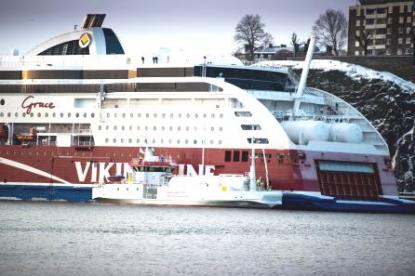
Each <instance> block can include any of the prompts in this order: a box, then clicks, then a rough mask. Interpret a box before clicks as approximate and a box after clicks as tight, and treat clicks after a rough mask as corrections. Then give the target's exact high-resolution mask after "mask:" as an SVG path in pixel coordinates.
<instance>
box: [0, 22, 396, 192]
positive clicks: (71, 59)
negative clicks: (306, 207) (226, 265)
mask: <svg viewBox="0 0 415 276" xmlns="http://www.w3.org/2000/svg"><path fill="white" fill-rule="evenodd" d="M102 21H103V16H102V15H88V16H87V18H86V19H85V21H84V22H85V23H84V24H83V25H82V29H81V30H79V31H74V32H71V33H67V34H64V35H61V36H57V37H55V38H53V39H51V40H49V41H47V42H45V43H42V44H41V45H39V46H38V47H36V48H34V49H33V50H31V51H30V52H29V53H28V55H26V56H24V57H19V58H2V59H1V60H0V62H1V70H0V79H1V80H0V143H1V146H0V171H1V172H2V174H1V181H2V182H3V183H8V184H10V183H16V184H22V185H23V184H25V183H32V184H33V183H38V184H39V185H46V184H56V185H69V186H71V185H72V186H73V185H75V186H80V185H85V186H91V185H92V186H93V185H99V184H103V183H108V182H110V177H111V176H112V175H124V176H127V175H128V173H130V172H132V168H131V166H130V165H129V162H130V160H131V159H132V158H137V157H139V156H140V155H141V154H142V153H141V152H140V148H144V147H152V148H155V149H157V153H158V155H161V156H165V157H169V158H173V159H174V160H176V162H177V164H178V169H177V172H176V173H177V174H178V175H219V174H232V173H234V174H244V173H246V172H248V171H249V168H250V157H251V156H250V155H251V150H252V149H254V152H255V153H256V155H257V156H256V157H257V158H256V161H255V162H256V166H255V168H256V172H255V175H256V177H257V178H258V183H260V184H259V185H262V186H264V187H269V188H271V189H273V190H281V191H292V192H299V193H303V194H313V195H321V196H331V197H341V198H349V199H356V198H358V199H378V198H380V197H384V196H395V195H397V188H396V182H395V178H394V176H393V172H392V169H391V164H390V159H389V150H388V147H387V144H386V143H385V141H384V140H383V138H382V137H381V135H380V134H379V133H378V132H377V131H376V129H375V128H374V127H373V126H372V125H371V123H370V122H369V121H368V120H367V119H366V118H365V117H364V116H363V115H362V114H360V113H359V112H358V111H357V110H356V109H355V108H353V107H352V106H351V105H350V104H348V103H346V102H344V101H343V100H341V99H340V98H337V97H335V96H334V95H332V94H330V93H328V92H325V91H321V90H318V89H314V88H309V87H305V83H304V81H299V80H298V79H297V77H296V75H295V74H294V73H292V72H291V71H290V70H289V69H287V68H279V69H269V68H255V67H243V66H222V65H214V64H209V63H205V64H201V65H196V66H173V65H171V64H167V65H163V64H157V65H143V64H142V61H141V60H137V59H135V58H132V57H128V56H126V55H125V54H124V51H123V49H122V46H121V44H120V43H119V41H118V39H117V37H116V35H115V33H114V32H113V31H112V30H111V29H107V28H102V27H101V24H102ZM75 42H76V43H77V44H76V43H75ZM305 75H306V74H305ZM299 87H300V89H299ZM301 87H303V88H301ZM300 90H301V91H300ZM299 91H300V92H301V93H300V92H299ZM41 183H43V184H41Z"/></svg>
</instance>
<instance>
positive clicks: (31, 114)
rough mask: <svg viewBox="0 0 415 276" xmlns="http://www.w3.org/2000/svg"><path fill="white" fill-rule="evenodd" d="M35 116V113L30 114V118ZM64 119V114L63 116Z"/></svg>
mask: <svg viewBox="0 0 415 276" xmlns="http://www.w3.org/2000/svg"><path fill="white" fill-rule="evenodd" d="M34 115H35V114H34V113H30V117H33V116H34ZM61 115H62V117H63V113H62V114H61Z"/></svg>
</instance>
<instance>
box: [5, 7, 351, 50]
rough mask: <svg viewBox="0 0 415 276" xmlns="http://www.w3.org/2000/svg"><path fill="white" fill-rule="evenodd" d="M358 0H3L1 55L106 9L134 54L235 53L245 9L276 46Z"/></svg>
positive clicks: (108, 21) (302, 35) (110, 22)
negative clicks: (237, 29) (329, 12)
mask: <svg viewBox="0 0 415 276" xmlns="http://www.w3.org/2000/svg"><path fill="white" fill-rule="evenodd" d="M355 3H356V0H291V1H287V0H255V1H254V0H204V1H197V0H193V1H191V0H151V1H144V0H111V1H110V0H0V26H1V27H0V37H1V40H0V54H3V55H4V54H10V53H11V51H12V50H13V49H18V50H19V53H20V54H24V53H25V52H27V51H29V50H30V49H31V48H33V47H35V46H36V45H37V44H39V43H41V42H43V41H45V40H47V39H49V38H51V37H53V36H55V35H59V34H61V33H64V32H68V31H71V30H73V28H74V25H80V24H81V22H82V20H83V19H84V17H85V15H86V14H87V13H106V14H107V17H106V18H105V21H104V26H106V27H110V28H112V29H113V30H114V31H115V33H116V34H117V36H118V38H119V39H120V41H121V43H122V45H123V46H124V49H125V50H126V52H127V53H128V54H131V55H140V54H149V53H150V54H151V53H157V52H159V51H160V50H168V51H170V50H173V51H178V50H180V51H190V52H195V53H200V54H201V55H209V54H210V55H215V54H216V55H223V54H231V53H232V52H234V51H235V50H236V49H237V48H238V45H237V44H236V42H235V41H234V39H233V36H234V34H235V27H236V25H237V24H238V22H239V20H240V19H241V18H242V17H243V16H244V15H245V14H259V15H260V16H261V18H262V22H263V23H264V24H265V31H266V32H269V33H271V34H272V36H273V37H274V42H275V44H276V45H279V44H289V43H290V38H291V34H292V33H293V32H296V33H297V34H298V37H299V38H300V41H302V40H306V39H307V37H308V36H309V35H310V33H311V28H312V25H313V23H314V22H315V20H316V19H317V18H318V16H319V15H320V14H322V13H323V12H324V11H325V10H327V9H336V10H342V11H343V12H344V13H345V14H346V16H347V15H348V9H349V6H351V5H354V4H355Z"/></svg>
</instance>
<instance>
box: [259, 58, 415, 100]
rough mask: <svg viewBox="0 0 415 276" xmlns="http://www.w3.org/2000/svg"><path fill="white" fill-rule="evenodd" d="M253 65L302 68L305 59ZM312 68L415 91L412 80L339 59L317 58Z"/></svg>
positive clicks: (271, 61) (264, 62)
mask: <svg viewBox="0 0 415 276" xmlns="http://www.w3.org/2000/svg"><path fill="white" fill-rule="evenodd" d="M252 66H260V67H262V66H263V67H281V66H284V67H286V66H288V67H291V68H293V69H302V68H303V61H295V60H270V61H262V62H259V63H256V64H254V65H252ZM310 69H315V70H323V71H332V70H338V71H341V72H344V73H345V74H346V75H347V76H348V77H350V78H352V79H355V80H357V79H362V78H363V79H369V80H371V79H380V80H383V81H389V82H392V83H394V84H396V85H398V86H399V87H400V88H401V89H402V90H404V91H406V92H410V93H412V92H415V84H414V83H413V82H410V81H406V80H404V79H402V78H400V77H398V76H396V75H394V74H392V73H389V72H381V71H376V70H372V69H369V68H366V67H363V66H360V65H355V64H350V63H347V62H341V61H338V60H327V59H316V60H313V61H312V62H311V66H310Z"/></svg>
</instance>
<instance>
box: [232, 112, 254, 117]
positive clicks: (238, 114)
mask: <svg viewBox="0 0 415 276" xmlns="http://www.w3.org/2000/svg"><path fill="white" fill-rule="evenodd" d="M235 116H236V117H252V113H251V112H249V111H235Z"/></svg>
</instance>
